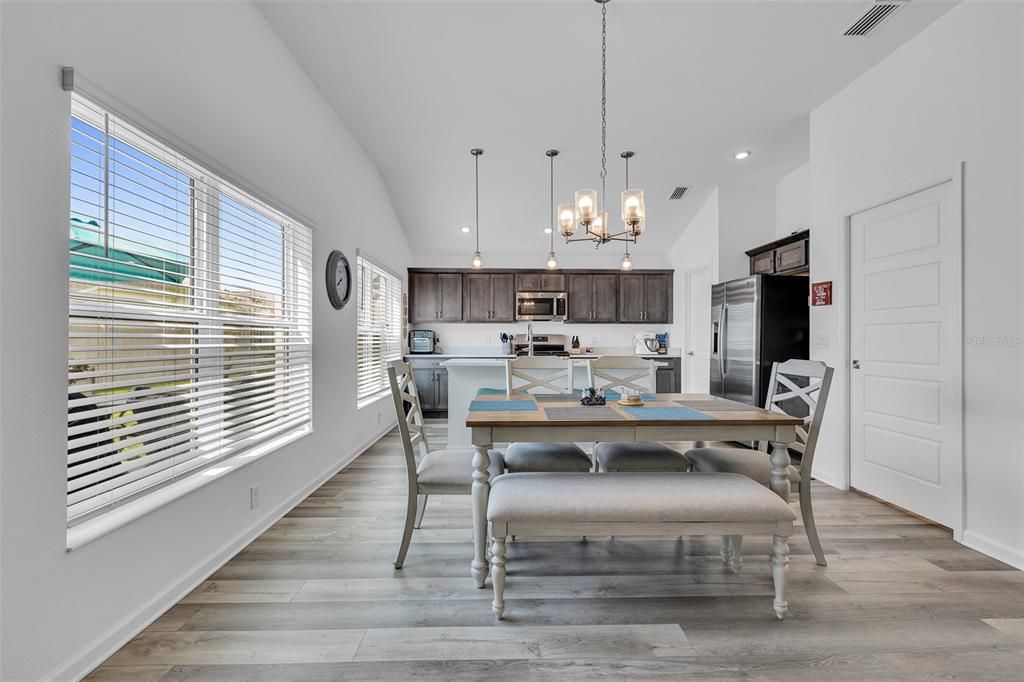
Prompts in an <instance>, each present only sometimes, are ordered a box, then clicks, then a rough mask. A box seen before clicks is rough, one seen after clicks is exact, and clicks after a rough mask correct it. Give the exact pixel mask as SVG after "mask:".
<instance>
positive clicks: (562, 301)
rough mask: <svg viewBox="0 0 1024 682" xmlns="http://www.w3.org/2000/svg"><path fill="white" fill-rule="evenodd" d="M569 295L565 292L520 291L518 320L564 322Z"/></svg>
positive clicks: (518, 294) (517, 300)
mask: <svg viewBox="0 0 1024 682" xmlns="http://www.w3.org/2000/svg"><path fill="white" fill-rule="evenodd" d="M568 306H569V295H568V294H566V293H565V292H564V291H520V292H518V293H517V294H516V319H517V320H556V321H564V320H565V317H566V314H567V311H568Z"/></svg>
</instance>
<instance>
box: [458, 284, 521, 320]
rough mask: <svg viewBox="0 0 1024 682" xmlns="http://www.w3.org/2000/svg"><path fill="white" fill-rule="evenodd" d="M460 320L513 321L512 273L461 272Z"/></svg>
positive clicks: (513, 291) (513, 289) (514, 296)
mask: <svg viewBox="0 0 1024 682" xmlns="http://www.w3.org/2000/svg"><path fill="white" fill-rule="evenodd" d="M462 283H463V300H464V302H465V304H464V308H463V311H462V320H463V322H512V321H513V319H514V318H515V305H516V300H515V298H516V292H515V275H513V274H511V273H509V274H485V273H480V274H467V275H464V276H463V279H462Z"/></svg>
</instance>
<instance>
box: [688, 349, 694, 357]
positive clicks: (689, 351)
mask: <svg viewBox="0 0 1024 682" xmlns="http://www.w3.org/2000/svg"><path fill="white" fill-rule="evenodd" d="M686 354H687V355H689V356H690V357H691V358H692V357H693V351H692V350H688V351H686Z"/></svg>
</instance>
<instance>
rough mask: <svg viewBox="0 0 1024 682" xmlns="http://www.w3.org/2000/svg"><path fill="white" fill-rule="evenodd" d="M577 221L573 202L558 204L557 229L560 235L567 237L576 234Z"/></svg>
mask: <svg viewBox="0 0 1024 682" xmlns="http://www.w3.org/2000/svg"><path fill="white" fill-rule="evenodd" d="M578 223H579V218H578V217H577V215H576V206H575V205H574V204H559V206H558V231H559V232H561V234H562V236H563V237H565V238H566V239H568V238H569V237H571V236H573V235H574V234H576V225H577V224H578Z"/></svg>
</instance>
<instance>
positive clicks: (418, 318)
mask: <svg viewBox="0 0 1024 682" xmlns="http://www.w3.org/2000/svg"><path fill="white" fill-rule="evenodd" d="M439 304H440V301H439V299H438V290H437V275H436V274H434V273H431V272H414V273H411V274H410V275H409V322H413V323H416V322H436V321H437V319H438V316H439V315H440V310H441V309H440V305H439Z"/></svg>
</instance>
